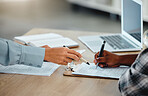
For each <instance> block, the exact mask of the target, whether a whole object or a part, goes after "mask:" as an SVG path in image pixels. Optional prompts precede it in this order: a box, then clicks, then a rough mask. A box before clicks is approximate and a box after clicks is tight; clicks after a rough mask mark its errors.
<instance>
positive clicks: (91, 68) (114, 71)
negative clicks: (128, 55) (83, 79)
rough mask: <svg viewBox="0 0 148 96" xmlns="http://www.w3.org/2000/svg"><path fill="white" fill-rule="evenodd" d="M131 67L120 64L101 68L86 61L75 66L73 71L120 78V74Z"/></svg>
mask: <svg viewBox="0 0 148 96" xmlns="http://www.w3.org/2000/svg"><path fill="white" fill-rule="evenodd" d="M128 68H129V67H126V66H120V67H116V68H100V67H97V69H96V65H95V64H94V63H91V64H90V65H87V64H85V63H82V64H79V65H77V66H74V68H73V70H74V71H75V72H72V74H74V75H83V76H84V75H85V76H98V77H107V78H116V79H118V78H120V76H121V75H122V74H123V73H124V72H125V71H126V70H127V69H128Z"/></svg>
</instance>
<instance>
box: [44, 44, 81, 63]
mask: <svg viewBox="0 0 148 96" xmlns="http://www.w3.org/2000/svg"><path fill="white" fill-rule="evenodd" d="M43 48H45V57H44V60H46V61H49V62H53V63H57V64H61V65H67V64H68V63H71V62H72V59H73V60H76V61H79V60H80V59H79V58H81V57H82V56H81V54H80V53H78V52H76V51H74V50H72V49H68V48H65V47H60V48H50V47H48V46H43Z"/></svg>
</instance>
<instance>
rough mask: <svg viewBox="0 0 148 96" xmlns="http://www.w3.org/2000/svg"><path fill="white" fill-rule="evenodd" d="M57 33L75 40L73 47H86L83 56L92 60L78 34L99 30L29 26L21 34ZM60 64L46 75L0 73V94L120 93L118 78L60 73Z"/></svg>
mask: <svg viewBox="0 0 148 96" xmlns="http://www.w3.org/2000/svg"><path fill="white" fill-rule="evenodd" d="M51 32H54V33H58V34H61V35H63V36H64V37H70V38H71V39H73V40H75V41H76V42H78V43H79V45H80V47H79V48H76V49H86V52H85V53H84V54H83V57H84V58H85V59H87V60H89V61H90V62H93V57H94V53H92V52H91V51H90V50H89V49H88V48H87V47H86V46H84V45H83V44H82V43H81V42H80V41H79V40H78V39H77V37H78V36H84V35H100V34H104V33H99V32H80V31H64V30H52V29H32V30H31V31H29V32H28V33H26V34H25V35H31V34H38V33H39V34H40V33H51ZM63 73H64V66H61V67H60V68H58V69H57V70H56V71H55V72H54V73H53V74H52V75H51V76H50V77H43V76H29V75H16V74H0V96H120V93H119V91H118V80H112V79H99V78H82V77H67V76H63Z"/></svg>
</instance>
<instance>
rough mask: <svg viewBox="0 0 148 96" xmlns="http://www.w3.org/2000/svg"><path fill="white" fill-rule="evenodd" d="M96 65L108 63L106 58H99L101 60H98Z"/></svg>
mask: <svg viewBox="0 0 148 96" xmlns="http://www.w3.org/2000/svg"><path fill="white" fill-rule="evenodd" d="M96 63H106V58H104V57H99V58H97V59H96Z"/></svg>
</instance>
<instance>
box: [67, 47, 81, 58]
mask: <svg viewBox="0 0 148 96" xmlns="http://www.w3.org/2000/svg"><path fill="white" fill-rule="evenodd" d="M67 52H68V53H70V54H74V55H77V56H78V57H79V58H81V57H82V55H81V54H80V53H78V52H76V51H74V50H71V49H69V50H67Z"/></svg>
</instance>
